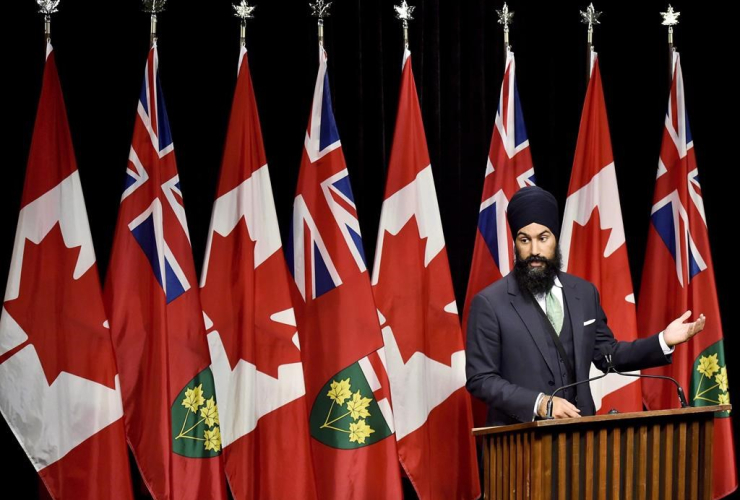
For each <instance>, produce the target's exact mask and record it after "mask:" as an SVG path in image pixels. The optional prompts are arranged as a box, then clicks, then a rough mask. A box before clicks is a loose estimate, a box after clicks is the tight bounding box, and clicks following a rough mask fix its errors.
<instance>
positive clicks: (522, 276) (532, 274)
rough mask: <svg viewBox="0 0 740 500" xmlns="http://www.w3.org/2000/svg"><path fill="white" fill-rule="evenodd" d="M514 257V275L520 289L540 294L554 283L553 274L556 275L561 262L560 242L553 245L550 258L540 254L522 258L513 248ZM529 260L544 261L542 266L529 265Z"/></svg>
mask: <svg viewBox="0 0 740 500" xmlns="http://www.w3.org/2000/svg"><path fill="white" fill-rule="evenodd" d="M514 253H515V255H516V259H515V261H514V277H515V278H516V282H517V283H518V284H519V288H521V289H522V290H529V292H530V293H531V294H532V295H535V296H537V295H541V294H544V293H547V292H549V291H550V289H551V288H552V286H553V285H554V284H555V276H557V275H558V271H559V270H560V266H561V265H562V263H563V256H562V254H561V253H560V244H559V243H558V244H557V245H556V246H555V256H554V257H553V258H552V259H546V258H545V257H542V256H540V255H530V256H529V257H528V258H527V259H524V260H522V259H521V257H520V256H519V251H518V250H517V249H516V248H514ZM531 262H544V263H545V266H544V267H542V268H534V267H532V268H531V267H529V264H530V263H531Z"/></svg>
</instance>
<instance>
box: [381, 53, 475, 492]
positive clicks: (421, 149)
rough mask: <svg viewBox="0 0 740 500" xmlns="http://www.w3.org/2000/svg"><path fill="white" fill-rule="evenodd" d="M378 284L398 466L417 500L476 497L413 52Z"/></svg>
mask: <svg viewBox="0 0 740 500" xmlns="http://www.w3.org/2000/svg"><path fill="white" fill-rule="evenodd" d="M372 283H373V292H374V295H375V303H376V305H377V308H378V312H379V317H380V322H381V327H382V332H383V342H384V344H385V356H386V360H387V367H388V377H389V378H390V382H391V394H392V396H393V403H394V417H395V424H396V439H397V441H398V456H399V459H400V462H401V464H402V465H403V468H404V470H405V471H406V474H407V475H408V477H409V479H410V480H411V483H412V484H413V486H414V489H415V490H416V493H417V495H418V496H419V498H420V499H433V498H439V499H443V498H444V499H447V498H458V499H473V498H478V497H479V496H480V483H479V479H478V466H477V461H476V455H475V440H474V438H473V435H472V432H471V429H472V427H473V416H472V411H471V406H470V396H469V395H468V393H467V391H466V389H465V348H464V346H463V341H462V332H461V331H460V318H459V316H458V313H457V303H456V302H455V292H454V289H453V287H452V276H451V275H450V266H449V262H448V260H447V250H446V249H445V240H444V235H443V233H442V220H441V217H440V213H439V205H438V203H437V194H436V190H435V187H434V178H433V176H432V166H431V165H430V162H429V153H428V150H427V141H426V136H425V134H424V126H423V124H422V119H421V110H420V108H419V100H418V97H417V94H416V84H415V83H414V75H413V71H412V68H411V52H409V51H408V50H406V52H405V54H404V60H403V73H402V76H401V92H400V98H399V103H398V115H397V117H396V130H395V134H394V136H393V148H392V149H391V158H390V164H389V166H388V179H387V182H386V188H385V200H384V201H383V208H382V211H381V215H380V229H379V230H378V244H377V249H376V253H375V265H374V266H373V279H372Z"/></svg>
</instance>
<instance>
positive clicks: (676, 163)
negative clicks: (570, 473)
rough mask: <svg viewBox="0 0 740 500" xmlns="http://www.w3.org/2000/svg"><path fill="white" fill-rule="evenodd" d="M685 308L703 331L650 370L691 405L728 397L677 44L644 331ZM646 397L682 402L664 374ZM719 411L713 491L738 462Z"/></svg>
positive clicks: (730, 483) (642, 309)
mask: <svg viewBox="0 0 740 500" xmlns="http://www.w3.org/2000/svg"><path fill="white" fill-rule="evenodd" d="M686 310H691V311H692V312H693V315H694V316H698V315H699V314H700V313H704V315H705V316H706V318H707V322H706V326H705V327H704V331H702V332H701V333H700V334H699V335H696V336H695V337H693V338H692V339H691V340H689V341H688V342H687V343H685V344H681V345H679V346H677V347H676V350H675V351H674V353H673V363H672V364H670V365H668V366H665V367H661V368H654V369H651V370H647V373H652V374H658V375H669V376H671V377H674V378H675V379H677V380H678V382H679V383H680V384H681V386H683V387H688V388H689V391H688V399H689V404H691V405H692V406H712V405H718V404H729V403H730V393H729V387H728V382H727V365H726V360H725V352H724V347H723V340H722V338H723V336H722V320H721V317H720V311H719V303H718V301H717V288H716V286H715V282H714V266H713V265H712V255H711V249H710V246H709V233H708V230H707V220H706V215H705V213H704V197H703V193H702V189H701V184H700V183H699V170H698V168H697V165H696V156H695V153H694V142H693V138H692V136H691V129H690V127H689V117H688V114H687V113H686V106H685V102H684V85H683V75H682V73H681V62H680V58H679V55H678V53H677V52H676V53H675V56H674V61H673V81H672V84H671V91H670V96H669V98H668V112H667V113H666V119H665V129H664V130H663V143H662V145H661V148H660V160H659V162H658V175H657V179H656V181H655V193H654V195H653V207H652V209H651V211H650V228H649V230H648V243H647V250H646V253H645V266H644V267H643V271H642V286H641V288H640V301H639V307H638V310H637V319H638V325H639V327H640V332H656V331H659V330H660V329H662V328H663V327H665V325H667V324H668V323H669V322H670V321H671V320H672V319H673V318H677V317H678V316H680V315H681V314H683V312H684V311H686ZM643 399H644V401H645V405H646V406H647V407H648V408H649V409H651V410H659V409H664V408H675V407H678V398H676V391H675V390H674V389H673V388H672V387H671V386H667V385H665V384H664V383H661V382H660V381H653V380H643ZM715 417H716V418H715V420H714V466H713V471H714V477H713V481H714V482H713V487H714V498H720V497H723V496H725V495H728V494H729V493H731V492H732V491H734V490H735V489H736V488H737V467H736V465H735V453H734V444H733V438H732V422H731V418H730V415H729V412H718V413H715Z"/></svg>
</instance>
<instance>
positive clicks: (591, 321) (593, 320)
mask: <svg viewBox="0 0 740 500" xmlns="http://www.w3.org/2000/svg"><path fill="white" fill-rule="evenodd" d="M595 321H596V318H594V319H590V320H588V321H584V322H583V326H588V325H590V324H591V323H594V322H595Z"/></svg>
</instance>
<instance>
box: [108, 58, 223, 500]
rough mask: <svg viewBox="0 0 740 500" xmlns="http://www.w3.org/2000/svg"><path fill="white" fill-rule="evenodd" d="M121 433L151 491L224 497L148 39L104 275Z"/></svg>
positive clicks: (164, 496)
mask: <svg viewBox="0 0 740 500" xmlns="http://www.w3.org/2000/svg"><path fill="white" fill-rule="evenodd" d="M105 299H106V303H107V306H108V313H109V314H110V321H111V330H112V334H113V345H114V349H115V352H116V359H117V361H118V367H119V369H120V371H121V389H122V392H123V406H124V411H125V414H126V434H127V436H128V441H129V443H130V445H131V448H132V450H133V453H134V457H135V458H136V462H137V464H138V466H139V469H140V471H141V475H142V478H143V479H144V482H145V483H146V485H147V487H148V488H149V490H150V492H151V493H152V496H153V497H154V498H155V499H157V500H169V499H176V500H180V499H183V500H184V499H198V498H214V499H218V498H225V482H224V476H223V469H222V465H221V429H220V425H219V416H218V402H217V400H216V391H215V385H214V381H213V375H212V374H211V369H210V368H209V364H210V358H209V355H208V345H207V342H206V334H205V329H204V323H203V312H202V309H201V304H200V298H199V296H198V286H197V282H196V275H195V267H194V264H193V256H192V252H191V248H190V236H189V234H188V225H187V220H186V218H185V208H184V205H183V198H182V191H181V190H180V178H179V175H178V172H177V165H176V163H175V153H174V146H173V143H172V134H171V133H170V127H169V122H168V120H167V110H166V108H165V103H164V95H163V93H162V87H161V85H160V82H159V71H158V56H157V47H156V45H155V46H154V47H152V49H151V50H150V51H149V56H148V58H147V63H146V68H145V73H144V83H143V86H142V89H141V94H140V97H139V102H138V107H137V116H136V122H135V124H134V135H133V139H132V142H131V150H130V152H129V161H128V168H127V169H126V183H125V187H124V191H123V195H122V196H121V206H120V209H119V211H118V222H117V224H116V231H115V237H114V241H113V251H112V255H111V260H110V264H109V268H108V277H107V280H106V283H105Z"/></svg>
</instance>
